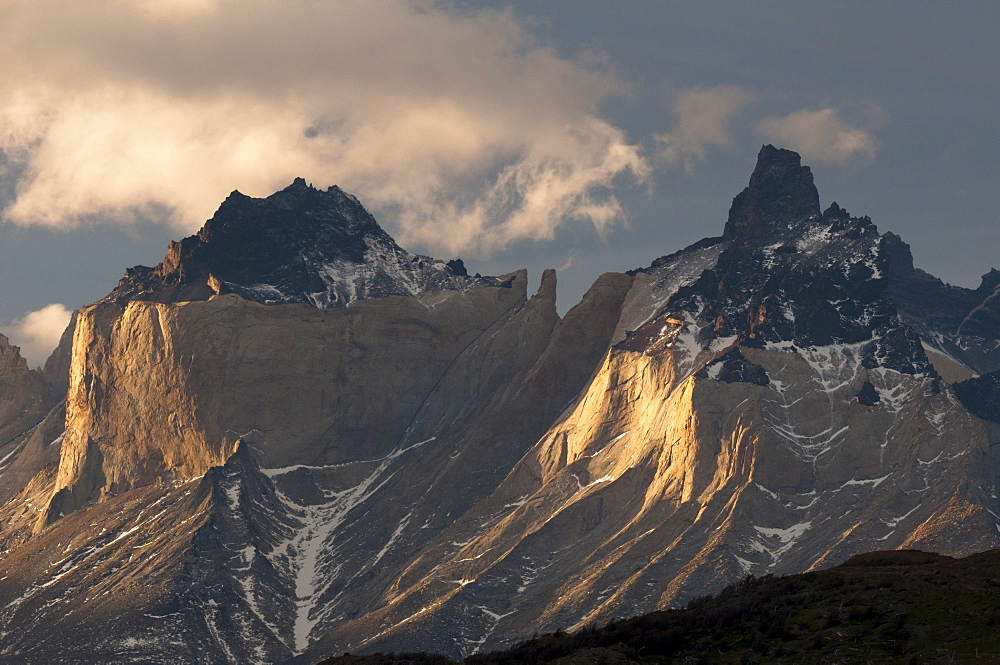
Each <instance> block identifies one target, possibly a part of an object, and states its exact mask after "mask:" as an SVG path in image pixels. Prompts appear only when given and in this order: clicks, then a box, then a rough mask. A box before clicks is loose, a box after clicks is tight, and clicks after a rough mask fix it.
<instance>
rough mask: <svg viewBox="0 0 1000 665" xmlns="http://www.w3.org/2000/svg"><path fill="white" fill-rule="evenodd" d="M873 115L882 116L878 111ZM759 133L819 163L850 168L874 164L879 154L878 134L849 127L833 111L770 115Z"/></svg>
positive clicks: (873, 111) (766, 138)
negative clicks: (849, 166)
mask: <svg viewBox="0 0 1000 665" xmlns="http://www.w3.org/2000/svg"><path fill="white" fill-rule="evenodd" d="M872 113H874V114H875V115H880V111H879V110H878V109H877V108H876V109H872ZM757 132H758V134H759V135H760V136H761V137H763V138H764V139H765V140H770V141H774V142H776V143H779V144H781V145H784V146H787V147H789V148H791V149H793V150H796V151H797V152H799V153H801V155H802V157H803V158H805V159H807V160H810V161H812V162H815V163H818V164H835V165H839V166H847V165H850V164H853V163H857V162H865V161H871V160H873V159H875V154H876V153H877V152H878V142H877V140H876V138H875V135H874V134H873V133H872V132H870V131H868V130H867V129H861V128H858V127H852V126H851V125H849V124H847V123H846V122H844V121H843V120H842V119H841V118H840V114H839V113H838V111H837V109H834V108H824V109H819V110H818V111H809V110H801V111H795V112H794V113H789V114H788V115H786V116H780V117H775V116H770V117H767V118H764V119H762V120H761V121H760V122H759V123H758V125H757Z"/></svg>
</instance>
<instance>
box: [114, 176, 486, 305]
mask: <svg viewBox="0 0 1000 665" xmlns="http://www.w3.org/2000/svg"><path fill="white" fill-rule="evenodd" d="M477 284H489V285H500V283H499V281H498V280H495V279H493V278H481V277H469V276H468V273H467V272H466V271H465V268H464V265H463V264H462V263H461V261H460V260H459V261H451V262H448V263H445V262H444V261H439V260H436V259H432V258H430V257H427V256H421V255H417V254H411V253H409V252H407V251H406V250H404V249H402V248H401V247H400V246H399V245H397V244H396V242H395V240H393V239H392V237H391V236H390V235H389V234H388V233H386V232H385V231H384V230H383V229H382V227H380V226H379V224H378V222H376V221H375V218H374V217H372V215H371V214H370V213H369V212H368V211H367V210H365V208H364V206H363V205H361V202H360V201H358V199H357V198H355V197H354V196H352V195H350V194H348V193H347V192H345V191H343V190H342V189H340V188H339V187H336V186H333V187H329V188H328V189H326V190H321V189H316V188H315V187H313V186H312V185H309V184H307V183H306V181H305V180H304V179H302V178H296V179H295V180H294V181H293V182H292V184H291V185H289V186H288V187H286V188H284V189H282V190H280V191H278V192H275V193H274V194H272V195H270V196H268V197H266V198H263V199H257V198H252V197H250V196H246V195H245V194H242V193H240V192H239V191H234V192H233V193H232V194H230V195H229V196H228V197H227V198H226V200H225V201H223V203H222V205H221V206H220V207H219V209H218V211H216V213H215V215H214V216H213V217H212V218H211V219H209V220H208V221H207V222H206V223H205V225H204V226H203V227H202V229H201V230H200V231H199V232H198V233H197V234H196V235H193V236H190V237H188V238H184V239H183V240H181V241H180V242H172V243H170V246H169V248H168V250H167V255H166V257H164V260H163V262H162V263H161V264H160V265H158V266H156V267H155V268H149V267H146V266H136V267H134V268H131V269H129V270H127V271H126V273H125V277H124V278H123V279H122V280H121V282H120V283H119V285H118V287H117V288H116V289H115V290H114V291H112V293H111V294H110V295H109V296H108V298H107V299H108V300H113V301H116V302H118V303H123V302H127V301H129V300H136V299H138V300H152V301H158V302H176V301H185V300H205V299H207V298H210V297H212V296H213V295H216V294H221V293H235V294H237V295H240V296H242V297H244V298H246V299H248V300H254V301H256V302H260V303H262V304H267V305H273V304H281V303H290V302H304V303H310V304H313V305H315V306H317V307H324V308H325V307H343V306H345V305H346V304H348V303H349V302H351V301H353V300H358V299H362V298H371V297H380V296H389V295H413V294H416V293H420V292H423V291H430V290H441V289H465V288H468V287H470V286H474V285H477Z"/></svg>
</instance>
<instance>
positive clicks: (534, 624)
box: [0, 146, 1000, 663]
mask: <svg viewBox="0 0 1000 665" xmlns="http://www.w3.org/2000/svg"><path fill="white" fill-rule="evenodd" d="M244 228H245V229H246V232H245V234H244V233H242V232H241V229H244ZM243 241H245V244H241V243H242V242H243ZM373 248H374V249H373ZM393 248H395V249H393ZM899 249H900V248H899V244H898V243H897V242H896V241H895V239H894V238H893V237H892V236H890V235H888V234H886V235H880V234H879V232H878V231H877V229H876V227H875V226H874V224H872V222H871V220H869V219H868V218H865V217H853V216H851V215H849V214H848V213H847V212H845V211H844V210H843V209H842V208H840V207H839V206H838V205H836V204H833V205H831V206H829V207H828V209H827V210H826V211H821V209H820V206H819V196H818V192H817V191H816V188H815V186H814V184H813V179H812V174H811V172H810V171H809V169H808V168H807V167H803V166H802V165H801V162H800V159H799V157H798V155H796V154H795V153H792V152H790V151H785V150H778V149H775V148H773V147H770V146H765V147H764V148H763V149H762V150H761V153H760V155H759V157H758V163H757V167H756V168H755V170H754V173H753V175H752V176H751V179H750V184H749V186H748V187H747V189H746V190H745V191H744V192H742V193H741V194H740V195H738V196H737V197H736V199H735V200H734V203H733V207H732V210H731V212H730V216H729V221H728V222H727V224H726V226H725V229H724V231H723V235H722V236H721V237H718V238H709V239H706V240H704V241H701V242H699V243H696V244H695V245H692V246H691V247H688V248H686V249H684V250H681V251H679V252H676V253H674V254H671V255H669V256H665V257H663V258H661V259H657V260H656V261H654V262H653V264H652V265H651V266H650V267H648V268H644V269H640V270H635V271H630V272H628V273H610V274H607V275H604V276H602V277H601V278H599V279H598V281H597V282H596V283H595V284H594V286H593V287H592V288H591V289H590V291H589V292H588V293H587V294H586V296H585V297H584V298H583V300H582V301H581V302H580V303H579V304H578V305H576V306H575V307H574V308H572V309H571V310H570V311H569V312H568V313H567V314H566V315H565V316H564V317H559V315H558V314H557V312H556V310H555V289H556V277H555V274H554V273H553V272H547V273H546V274H545V275H544V276H543V278H542V281H541V286H540V288H539V291H538V293H536V294H535V295H533V296H531V297H529V295H528V293H527V289H526V285H527V284H526V283H527V280H526V275H525V274H524V272H523V271H521V272H517V273H511V274H510V275H507V276H501V277H498V278H480V277H468V276H467V275H464V274H460V273H463V272H464V268H463V267H462V266H461V265H460V264H457V263H451V264H445V263H442V262H438V261H434V260H432V259H426V257H425V258H423V259H420V258H417V260H414V255H411V254H408V253H406V252H405V251H404V250H402V249H400V248H398V246H396V245H395V243H394V241H392V239H391V238H390V237H389V236H388V235H387V234H385V233H384V231H382V230H381V229H380V228H378V226H377V224H376V223H375V222H374V220H373V219H371V217H370V215H368V214H367V212H364V210H363V208H362V207H361V206H360V204H358V203H357V201H356V200H355V199H353V197H350V196H349V195H346V194H344V193H343V192H340V191H339V190H337V189H336V188H331V189H330V190H327V191H325V192H324V191H320V190H315V189H312V188H310V187H309V186H307V185H306V184H305V183H304V182H300V181H297V182H296V183H293V185H292V186H291V187H289V188H287V189H285V190H283V191H282V192H278V193H277V194H275V195H272V196H271V197H268V198H266V199H259V200H258V199H250V198H249V197H244V196H242V195H238V194H234V195H232V196H231V197H230V198H229V199H227V201H226V203H224V204H223V206H222V207H221V208H220V210H219V212H218V213H217V214H216V215H215V217H213V218H212V220H210V221H209V223H207V224H206V227H205V228H204V229H203V230H202V232H201V233H199V235H198V236H194V237H192V238H188V239H186V240H184V241H182V242H181V243H175V244H174V245H172V246H171V249H170V251H169V252H168V255H167V257H166V258H165V260H164V262H163V263H162V264H161V265H160V266H158V267H157V268H155V269H151V268H141V267H140V268H136V269H133V270H132V271H130V272H129V273H127V274H126V277H125V279H123V281H122V283H121V284H119V286H118V287H117V288H116V289H115V290H114V291H113V292H112V293H111V294H109V296H108V297H107V298H105V299H103V300H102V301H100V302H98V303H95V304H94V305H91V306H88V307H86V308H83V309H82V310H80V311H79V312H78V313H77V315H76V317H75V319H74V324H73V325H72V326H71V333H70V334H69V335H68V336H66V337H64V344H63V345H61V349H60V350H59V351H57V353H56V354H55V355H54V357H53V359H52V360H51V361H50V363H51V367H52V368H53V369H52V371H53V372H56V373H57V374H58V372H59V369H58V368H60V367H65V368H66V370H65V371H66V379H65V385H67V386H68V388H67V399H66V402H65V407H64V410H60V409H61V408H62V407H59V406H57V407H56V408H55V409H54V410H53V411H52V412H51V413H49V415H48V416H44V414H43V415H36V416H33V417H35V418H38V419H39V420H38V421H36V422H37V423H38V425H37V427H36V429H35V432H36V433H35V434H33V435H32V436H34V437H35V439H34V443H33V444H32V446H33V448H32V450H33V451H34V452H33V453H32V454H31V455H27V453H20V452H18V453H16V454H14V455H13V457H11V459H13V460H21V459H22V458H23V459H24V460H25V462H24V464H25V466H23V469H30V470H31V473H30V475H25V473H22V474H21V475H19V476H17V477H16V481H15V480H8V479H13V478H14V476H9V475H8V472H7V471H6V470H4V471H0V482H4V483H9V485H10V487H11V493H12V494H11V495H10V496H11V497H12V498H11V499H10V500H8V501H7V502H6V503H5V504H3V505H2V506H0V524H3V525H4V526H3V528H2V529H0V545H2V546H3V548H4V553H3V555H2V556H3V562H4V563H3V566H4V570H5V572H6V575H5V576H3V577H0V608H2V609H0V616H2V617H3V625H5V626H8V627H15V628H16V630H12V629H10V628H8V629H6V630H7V631H8V632H7V633H5V634H4V635H2V636H0V653H2V655H3V657H4V658H7V659H20V660H21V661H22V662H28V663H31V662H62V663H77V662H93V661H94V660H103V661H109V662H110V661H115V662H143V663H158V662H162V663H185V662H191V663H196V662H204V660H205V659H206V658H210V659H213V660H215V661H218V662H231V663H246V662H251V663H274V662H296V663H298V662H301V663H311V662H315V661H316V660H318V659H319V658H321V657H326V656H328V655H330V654H332V653H342V652H343V651H361V652H366V651H369V652H370V651H376V650H381V651H392V650H394V651H399V650H436V651H440V652H442V653H447V654H450V655H452V656H459V655H463V654H469V653H472V652H475V651H480V650H484V649H490V648H495V647H500V646H504V645H508V644H510V643H511V642H512V641H518V640H520V639H523V638H525V637H527V636H530V635H531V634H532V633H534V632H536V631H545V630H553V629H555V628H568V627H571V626H582V625H585V624H587V623H588V622H601V621H605V620H607V619H610V618H615V617H621V616H628V615H633V614H636V613H639V612H642V611H646V610H651V609H655V608H665V607H670V606H676V605H678V604H683V603H684V602H686V600H687V599H689V598H691V597H692V596H695V595H701V594H704V593H706V592H710V591H713V590H716V589H717V588H720V587H721V586H722V585H724V584H725V583H726V582H728V581H733V580H736V579H739V578H741V577H743V576H744V575H746V574H747V573H753V574H764V573H785V572H798V571H803V570H808V569H812V568H817V567H823V566H828V565H832V564H835V563H838V562H840V561H843V560H845V559H847V558H848V557H850V556H852V555H854V554H857V553H859V552H864V551H870V550H876V549H886V548H901V547H908V548H909V547H919V548H922V549H927V550H933V551H938V552H942V553H944V554H966V553H969V552H973V551H979V550H983V549H987V548H990V547H996V546H997V545H998V544H1000V537H998V533H1000V532H998V522H997V518H996V515H997V514H1000V505H998V500H997V493H996V482H997V469H998V466H997V462H998V460H997V459H996V458H995V457H994V454H993V453H992V452H991V451H992V450H993V449H994V448H993V447H991V446H990V443H991V442H993V441H996V440H1000V427H998V426H997V425H996V424H994V423H993V422H991V421H990V419H989V418H988V417H987V416H988V415H989V414H988V413H985V412H983V411H982V410H981V409H979V407H976V406H973V405H974V404H978V403H980V402H982V401H983V399H982V398H983V395H984V394H986V393H984V391H986V390H990V389H992V388H990V386H992V385H993V384H992V383H991V382H990V380H989V379H988V375H989V372H990V371H992V370H991V369H990V367H989V365H988V363H987V364H983V363H984V362H987V361H988V360H989V358H991V356H990V355H989V354H990V351H989V348H991V347H990V344H994V343H996V342H997V341H998V340H1000V332H998V331H997V330H996V329H995V328H992V327H991V326H992V324H991V323H990V321H991V319H990V318H989V312H990V311H992V310H991V309H990V308H991V307H992V304H991V303H992V300H990V296H989V295H988V294H986V291H988V290H989V284H992V282H990V280H989V279H987V280H986V281H984V286H983V287H982V288H981V289H979V290H976V291H975V292H974V295H973V296H969V294H968V293H966V291H971V290H963V291H957V292H954V293H958V294H959V295H960V296H961V298H962V299H963V300H962V301H961V303H960V304H959V305H954V306H953V305H951V304H948V305H947V307H945V305H944V304H943V305H942V306H941V308H939V310H935V311H934V312H931V311H930V310H928V309H926V308H925V309H924V310H920V309H919V308H918V307H917V305H918V304H919V303H917V304H913V302H915V301H913V302H911V301H908V300H906V298H905V297H904V296H900V295H899V293H905V292H907V291H906V289H907V288H910V287H906V288H904V287H903V286H900V280H902V281H904V282H905V280H906V279H922V277H920V274H919V273H915V272H914V270H912V269H911V268H912V265H911V266H909V267H906V266H905V265H904V266H903V268H904V269H901V268H900V267H899V262H900V259H898V256H899ZM397 250H398V251H397ZM903 263H904V264H905V260H904V261H903ZM911 263H912V262H911ZM331 265H333V266H340V267H338V268H336V269H333V268H329V266H331ZM991 274H992V273H991ZM900 275H902V277H900ZM907 275H909V277H907ZM914 275H916V276H914ZM894 280H895V281H894ZM261 285H266V286H261ZM943 288H946V289H953V288H954V287H947V286H946V285H943ZM394 289H395V290H394ZM994 289H995V285H994ZM980 292H982V293H981V294H980ZM942 293H945V292H942ZM947 293H952V292H951V291H947ZM324 294H325V295H324ZM979 295H982V298H979ZM942 297H943V296H942ZM977 298H979V299H978V300H977ZM944 300H949V299H948V298H944ZM949 302H950V300H949ZM908 303H909V304H908ZM945 304H947V303H945ZM949 308H952V309H954V311H952V309H949ZM962 312H964V313H962ZM959 316H961V320H960V321H959V320H958V318H959ZM966 320H968V321H970V322H971V323H967V324H964V323H963V321H966ZM956 321H957V323H956ZM973 323H975V325H973ZM952 324H954V325H952ZM963 325H964V327H963ZM948 326H952V328H953V329H954V332H949V333H947V334H949V335H953V338H954V339H957V340H958V341H957V342H955V345H954V346H955V348H958V349H961V350H963V352H962V353H959V352H958V351H956V350H955V349H953V348H952V347H950V346H947V345H944V344H942V343H940V342H939V341H938V342H936V341H935V340H938V337H935V335H944V334H945V333H943V332H941V331H942V330H944V331H948V330H952V328H948ZM962 335H965V336H964V337H962ZM956 336H957V337H956ZM973 337H974V338H975V339H976V340H982V342H981V343H980V342H978V341H977V342H976V343H975V344H977V345H978V346H975V345H973V344H972V343H970V342H968V340H971V339H973ZM963 340H965V341H963ZM959 342H961V344H964V345H965V346H964V347H963V346H961V344H960V343H959ZM966 347H968V348H966ZM973 347H974V348H975V349H977V350H976V351H975V353H973V352H972V351H969V349H972V348H973ZM978 375H983V376H984V379H978V380H976V379H975V377H976V376H978ZM969 378H972V379H974V380H975V382H972V383H970V382H968V381H966V380H967V379H969ZM49 385H58V381H55V380H50V381H49ZM963 386H964V387H963ZM984 386H985V387H984ZM963 392H964V393H967V394H972V395H974V397H973V398H971V399H970V398H968V397H967V396H963ZM989 399H990V398H989V397H988V396H987V398H986V401H985V403H986V404H987V405H988V404H990V403H991V402H990V401H989ZM977 400H978V401H977ZM977 409H979V410H977ZM63 430H65V432H64V431H63ZM27 449H28V447H27V446H25V450H27ZM10 450H11V451H13V450H14V449H13V448H12V449H10ZM0 452H2V451H0ZM28 460H30V464H29V463H28ZM96 626H100V627H101V629H100V630H99V631H98V630H95V627H96ZM53 627H57V628H58V630H55V629H53ZM43 633H44V635H46V636H47V637H46V638H45V639H44V640H43V639H41V637H40V636H41V635H43ZM53 635H54V636H55V637H53ZM428 635H431V636H433V639H431V640H428V637H427V636H428ZM42 645H44V646H42Z"/></svg>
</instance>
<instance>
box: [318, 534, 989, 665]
mask: <svg viewBox="0 0 1000 665" xmlns="http://www.w3.org/2000/svg"><path fill="white" fill-rule="evenodd" d="M452 662H454V661H451V660H449V659H447V658H445V657H443V656H440V655H433V654H426V653H419V654H389V655H383V654H377V655H374V656H349V655H344V656H340V657H337V658H332V659H329V660H326V661H324V662H323V663H322V664H321V665H403V664H408V665H409V664H413V665H418V664H422V663H427V664H432V665H445V664H447V663H452ZM464 663H466V664H467V665H518V664H525V665H527V664H534V663H564V664H566V665H570V664H575V663H588V664H594V665H597V664H599V663H691V664H697V665H701V664H703V663H740V664H742V665H749V664H751V663H760V664H763V663H898V664H901V665H917V664H920V663H1000V550H994V551H991V552H985V553H982V554H976V555H973V556H970V557H966V558H964V559H952V558H950V557H944V556H940V555H936V554H927V553H924V552H915V551H901V552H874V553H870V554H862V555H859V556H856V557H854V558H852V559H850V560H849V561H847V562H846V563H845V564H843V565H841V566H839V567H837V568H833V569H830V570H825V571H819V572H814V573H806V574H803V575H790V576H787V577H772V576H770V575H766V576H764V577H761V578H755V577H752V576H748V577H746V578H745V579H743V580H742V581H740V582H739V583H737V584H734V585H732V586H730V587H727V588H726V589H724V590H723V591H721V592H720V593H719V594H718V595H715V596H705V597H702V598H697V599H695V600H693V601H691V603H690V604H689V605H688V606H687V608H685V609H683V610H668V611H663V612H653V613H652V614H647V615H645V616H641V617H636V618H633V619H625V620H621V621H614V622H612V623H610V624H608V625H606V626H603V627H590V628H585V629H583V630H581V631H579V632H576V633H573V634H567V633H565V632H562V631H557V632H555V633H550V634H547V635H543V636H541V637H538V638H536V639H533V640H529V641H527V642H523V643H521V644H518V645H516V646H514V647H511V648H510V649H507V650H505V651H498V652H493V653H488V654H477V655H474V656H470V657H468V658H466V659H465V661H464Z"/></svg>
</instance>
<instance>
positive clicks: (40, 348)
mask: <svg viewBox="0 0 1000 665" xmlns="http://www.w3.org/2000/svg"><path fill="white" fill-rule="evenodd" d="M72 314H73V313H72V312H71V311H69V310H68V309H66V308H65V307H64V306H63V305H61V304H59V303H53V304H51V305H46V306H45V307H43V308H41V309H39V310H36V311H34V312H28V313H27V314H25V315H24V316H23V317H21V318H19V319H16V320H15V321H13V322H12V323H11V324H10V326H8V328H7V329H8V331H9V334H8V337H9V338H10V341H11V342H12V343H13V344H15V345H17V346H19V347H21V356H22V357H24V359H25V360H27V361H28V367H38V366H40V365H43V364H44V363H45V360H46V359H47V358H48V357H49V355H50V354H51V353H52V351H53V350H54V349H55V348H56V346H58V345H59V337H60V336H62V334H63V331H64V330H66V326H67V325H69V319H70V316H72Z"/></svg>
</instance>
